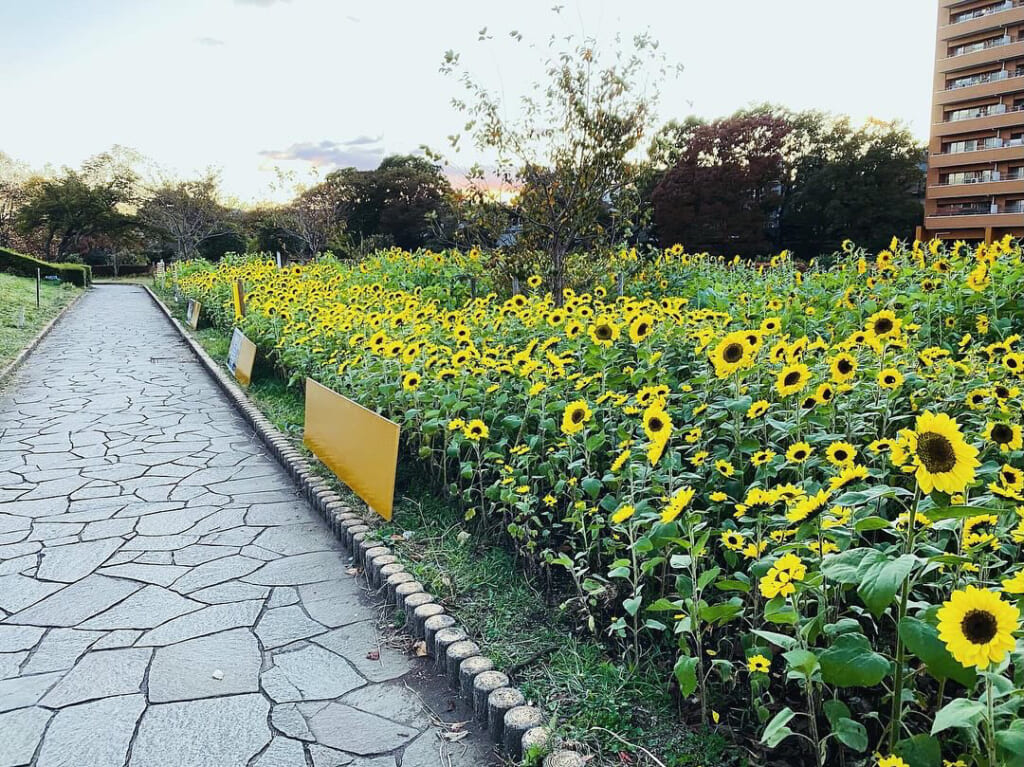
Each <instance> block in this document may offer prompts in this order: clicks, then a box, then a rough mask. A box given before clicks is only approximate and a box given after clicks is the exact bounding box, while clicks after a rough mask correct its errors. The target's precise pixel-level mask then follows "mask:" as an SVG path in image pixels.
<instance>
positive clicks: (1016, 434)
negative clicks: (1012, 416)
mask: <svg viewBox="0 0 1024 767" xmlns="http://www.w3.org/2000/svg"><path fill="white" fill-rule="evenodd" d="M983 436H984V437H985V439H987V440H988V441H989V442H992V443H993V444H995V445H998V446H999V449H1000V450H1001V451H1002V452H1004V453H1009V452H1010V451H1012V450H1020V449H1021V447H1024V433H1022V429H1021V427H1020V425H1018V424H1015V423H1003V422H1002V421H998V422H996V423H989V424H988V425H987V426H986V427H985V434H984V435H983Z"/></svg>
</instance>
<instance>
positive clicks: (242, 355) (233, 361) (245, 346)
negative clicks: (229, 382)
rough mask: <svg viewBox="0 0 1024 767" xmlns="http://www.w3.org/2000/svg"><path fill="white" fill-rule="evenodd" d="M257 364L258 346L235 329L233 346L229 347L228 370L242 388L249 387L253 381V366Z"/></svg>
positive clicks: (232, 337) (232, 338)
mask: <svg viewBox="0 0 1024 767" xmlns="http://www.w3.org/2000/svg"><path fill="white" fill-rule="evenodd" d="M255 362H256V344H254V343H253V342H252V341H250V340H249V339H248V338H246V337H245V334H244V333H243V332H242V331H241V330H239V329H238V328H235V332H234V333H232V334H231V346H230V347H228V370H230V371H231V373H232V375H234V377H235V380H236V381H238V383H240V384H242V386H248V385H249V382H250V381H251V380H252V366H253V363H255Z"/></svg>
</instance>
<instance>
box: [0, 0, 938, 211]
mask: <svg viewBox="0 0 1024 767" xmlns="http://www.w3.org/2000/svg"><path fill="white" fill-rule="evenodd" d="M553 2H554V0H540V1H538V0H516V2H511V3H510V2H506V1H502V2H496V1H495V0H428V1H424V0H375V2H365V0H359V1H356V0H0V105H2V107H3V117H2V118H0V151H2V152H5V153H6V154H8V155H10V156H11V157H13V158H15V159H17V160H19V161H22V162H25V163H27V164H28V165H29V166H31V167H32V168H36V169H40V168H43V167H44V166H47V165H49V166H50V167H53V168H59V167H62V166H71V167H77V166H79V165H80V164H81V163H82V161H83V160H85V159H86V158H88V157H89V156H91V155H94V154H96V153H98V152H101V151H104V150H106V149H108V148H110V147H111V146H112V145H115V144H117V145H122V146H126V147H131V148H132V149H135V150H137V151H138V152H140V153H142V154H143V155H145V156H146V157H149V158H152V160H153V161H154V162H155V163H157V164H158V165H159V166H161V167H162V168H165V169H166V170H167V171H168V172H169V173H170V174H172V175H176V176H189V175H193V174H196V173H198V172H201V171H203V170H204V169H206V168H211V167H212V168H216V169H217V170H219V172H220V174H221V179H222V187H223V189H224V191H225V193H226V194H228V195H230V196H232V197H233V198H235V199H236V200H238V201H240V202H243V203H244V202H253V201H255V200H259V199H284V198H286V197H287V196H288V192H289V189H288V188H287V185H286V186H281V185H280V183H279V180H278V174H277V172H276V170H275V168H280V169H282V170H285V171H288V172H291V173H292V174H294V175H295V178H297V179H298V180H300V181H301V180H303V179H308V178H311V175H310V174H317V173H318V174H320V175H323V174H325V173H327V172H329V171H330V170H332V169H333V168H335V167H344V166H349V165H354V166H356V167H359V168H363V169H368V168H373V167H376V165H377V163H378V162H379V160H380V159H381V158H382V157H383V156H385V155H387V154H393V153H408V152H416V151H418V150H419V148H420V147H421V146H423V145H427V146H429V147H431V148H433V149H437V150H448V143H447V138H446V137H447V136H449V135H450V134H453V133H456V132H458V131H459V130H460V129H461V127H462V125H463V123H464V118H463V117H462V116H460V115H459V114H458V113H457V112H456V111H455V110H453V108H452V107H451V104H450V101H451V99H452V98H453V97H454V96H458V95H459V94H460V93H461V89H460V86H459V84H458V83H457V81H455V80H454V79H453V78H451V77H450V76H445V75H443V74H442V73H440V71H439V66H440V63H441V59H442V57H443V55H444V52H445V51H447V50H449V49H452V50H455V51H457V52H458V53H459V54H460V55H461V57H462V61H463V63H464V64H465V65H466V66H467V68H468V69H470V70H471V71H472V72H473V73H474V75H475V76H477V78H478V79H479V80H480V81H482V82H483V83H484V84H486V85H487V86H488V87H490V88H492V89H494V90H495V91H497V92H499V93H501V94H502V95H503V96H504V97H505V100H506V102H507V103H509V105H510V106H509V109H510V110H515V101H516V99H517V97H518V96H519V95H521V94H522V93H524V92H525V91H526V90H528V89H529V88H530V86H531V83H533V82H534V81H535V80H536V77H537V76H538V74H539V73H540V66H539V62H540V60H541V58H542V56H541V54H542V53H543V52H544V51H545V50H546V46H547V41H548V38H549V36H550V35H552V34H556V35H564V34H568V33H575V34H577V35H581V34H582V35H589V36H593V37H594V38H596V40H597V41H598V46H599V47H602V48H603V47H604V46H606V45H610V44H611V43H612V40H613V38H614V36H615V35H616V33H621V34H622V35H623V36H624V37H627V38H628V37H629V36H631V35H633V34H635V33H637V32H641V31H644V30H650V32H651V33H652V34H653V35H654V37H655V38H656V39H658V40H659V41H660V45H661V50H662V51H663V52H664V53H665V55H666V56H667V58H668V59H669V61H670V62H671V63H672V64H681V65H682V67H683V71H682V73H681V74H680V75H679V76H678V77H675V78H670V79H668V80H665V81H663V82H661V103H660V106H659V109H658V113H659V116H660V117H661V119H662V120H667V119H670V118H677V119H678V118H683V117H685V116H686V115H688V114H697V115H700V116H703V117H706V118H715V117H719V116H723V115H727V114H729V113H731V112H733V111H735V110H736V109H739V108H741V107H744V106H748V105H750V104H752V103H759V102H763V101H771V102H773V103H778V104H782V105H785V106H787V107H789V108H791V109H811V108H813V109H823V110H827V111H832V112H838V113H845V114H849V115H851V116H852V117H854V118H855V119H856V120H858V121H859V120H863V119H865V118H868V117H877V118H881V119H886V120H888V119H899V120H903V121H904V122H906V123H907V124H908V125H909V126H910V128H911V129H912V130H913V132H914V133H915V134H916V135H917V136H918V137H919V138H921V139H922V140H926V139H927V133H928V119H929V112H930V104H931V84H932V65H933V55H934V45H935V20H936V0H858V2H848V1H846V0H774V2H764V0H629V2H621V0H619V1H616V0H557V2H559V3H561V4H562V5H563V8H562V10H561V12H560V13H558V14H555V13H553V12H552V10H551V8H552V5H553ZM485 27H486V29H487V34H488V35H490V36H493V40H491V41H490V42H489V43H481V42H480V41H479V40H478V37H479V32H480V31H481V30H482V29H483V28H485ZM513 30H515V31H518V32H519V33H521V34H522V35H523V38H524V41H523V43H520V44H516V43H515V42H514V41H512V40H511V39H510V38H509V36H508V33H509V32H511V31H513ZM531 42H532V43H536V44H537V47H532V46H531V45H530V43H531ZM463 146H464V149H463V150H462V151H461V152H460V153H458V154H454V155H453V154H452V153H451V152H450V151H448V156H449V158H450V161H451V163H452V165H453V167H454V168H460V167H467V166H469V165H471V164H472V163H473V162H474V161H475V160H476V159H477V157H475V156H474V154H473V152H472V151H471V148H470V147H468V145H465V144H464V145H463Z"/></svg>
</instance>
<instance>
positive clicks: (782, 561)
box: [758, 554, 807, 599]
mask: <svg viewBox="0 0 1024 767" xmlns="http://www.w3.org/2000/svg"><path fill="white" fill-rule="evenodd" d="M806 575H807V565H805V564H804V563H803V562H802V561H801V560H800V557H798V556H797V555H796V554H783V555H782V556H781V557H779V559H778V560H777V561H776V562H775V564H774V565H772V566H771V568H770V569H769V570H768V572H767V573H766V574H765V575H764V576H763V577H762V578H761V580H760V582H759V583H758V588H759V589H760V590H761V595H762V596H764V597H765V598H766V599H774V598H775V597H776V596H778V595H780V594H781V595H782V596H784V597H788V596H789V595H790V594H792V593H793V592H794V591H796V586H795V585H794V584H795V583H796V582H797V581H802V580H803V579H804V577H805V576H806Z"/></svg>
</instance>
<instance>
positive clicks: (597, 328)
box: [587, 317, 620, 346]
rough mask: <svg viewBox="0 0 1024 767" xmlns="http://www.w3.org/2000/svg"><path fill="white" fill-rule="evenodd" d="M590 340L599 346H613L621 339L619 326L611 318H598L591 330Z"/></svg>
mask: <svg viewBox="0 0 1024 767" xmlns="http://www.w3.org/2000/svg"><path fill="white" fill-rule="evenodd" d="M587 332H588V333H589V334H590V340H591V341H593V342H594V343H595V344H598V345H599V346H611V345H612V344H613V343H614V342H615V340H616V339H617V338H618V337H619V333H620V330H619V326H618V325H616V324H615V322H614V320H612V318H611V317H598V318H597V320H596V321H595V322H594V324H593V325H591V326H590V330H588V331H587Z"/></svg>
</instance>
